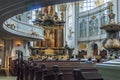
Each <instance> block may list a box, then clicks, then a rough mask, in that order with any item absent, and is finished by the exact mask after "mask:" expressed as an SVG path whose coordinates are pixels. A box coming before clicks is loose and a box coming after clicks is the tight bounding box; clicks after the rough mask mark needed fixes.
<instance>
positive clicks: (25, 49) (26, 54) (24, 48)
mask: <svg viewBox="0 0 120 80" xmlns="http://www.w3.org/2000/svg"><path fill="white" fill-rule="evenodd" d="M17 42H21V44H20V46H17V44H16V43H17ZM16 50H21V51H22V52H23V56H24V59H27V58H28V57H29V56H30V52H29V50H28V44H27V41H22V40H14V41H13V49H12V53H11V57H12V59H13V60H14V59H17V54H16Z"/></svg>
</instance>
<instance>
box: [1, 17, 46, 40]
mask: <svg viewBox="0 0 120 80" xmlns="http://www.w3.org/2000/svg"><path fill="white" fill-rule="evenodd" d="M3 27H4V29H5V30H6V31H8V32H10V33H13V34H16V35H18V36H24V37H29V38H36V39H43V35H44V29H43V28H42V27H38V26H34V25H31V24H28V23H26V22H22V21H19V20H17V19H14V18H10V19H8V20H7V21H5V23H4V25H3Z"/></svg>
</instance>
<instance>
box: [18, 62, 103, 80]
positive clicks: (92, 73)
mask: <svg viewBox="0 0 120 80" xmlns="http://www.w3.org/2000/svg"><path fill="white" fill-rule="evenodd" d="M63 65H64V64H63ZM22 71H23V72H22V75H23V76H22V78H23V79H20V80H104V79H103V77H102V76H101V75H100V74H99V72H98V70H97V69H95V68H93V67H91V68H90V67H84V68H81V67H74V68H72V67H70V68H68V67H61V66H60V65H58V64H57V65H53V66H52V67H47V66H46V64H45V63H41V64H39V65H38V64H37V63H35V62H32V63H29V62H25V63H24V67H23V70H22Z"/></svg>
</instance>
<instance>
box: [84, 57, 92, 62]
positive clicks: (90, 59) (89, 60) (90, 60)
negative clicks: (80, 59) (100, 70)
mask: <svg viewBox="0 0 120 80" xmlns="http://www.w3.org/2000/svg"><path fill="white" fill-rule="evenodd" d="M85 63H86V64H92V63H93V61H92V58H91V57H90V58H88V60H87V61H86V62H85Z"/></svg>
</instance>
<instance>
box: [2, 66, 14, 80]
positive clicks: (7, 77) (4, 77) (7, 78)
mask: <svg viewBox="0 0 120 80" xmlns="http://www.w3.org/2000/svg"><path fill="white" fill-rule="evenodd" d="M0 80H16V77H14V76H10V74H9V69H7V68H0Z"/></svg>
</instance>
